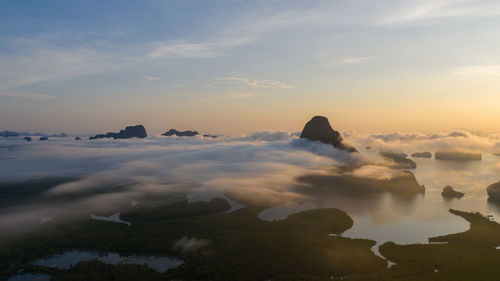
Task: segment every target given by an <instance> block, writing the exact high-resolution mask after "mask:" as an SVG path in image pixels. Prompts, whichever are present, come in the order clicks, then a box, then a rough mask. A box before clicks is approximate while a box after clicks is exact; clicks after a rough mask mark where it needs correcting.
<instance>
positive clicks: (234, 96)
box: [224, 93, 254, 100]
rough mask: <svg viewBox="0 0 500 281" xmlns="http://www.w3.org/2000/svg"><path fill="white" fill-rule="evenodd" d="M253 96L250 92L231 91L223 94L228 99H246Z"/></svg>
mask: <svg viewBox="0 0 500 281" xmlns="http://www.w3.org/2000/svg"><path fill="white" fill-rule="evenodd" d="M252 97H254V94H252V93H232V94H228V95H225V96H224V98H226V99H230V100H242V99H248V98H252Z"/></svg>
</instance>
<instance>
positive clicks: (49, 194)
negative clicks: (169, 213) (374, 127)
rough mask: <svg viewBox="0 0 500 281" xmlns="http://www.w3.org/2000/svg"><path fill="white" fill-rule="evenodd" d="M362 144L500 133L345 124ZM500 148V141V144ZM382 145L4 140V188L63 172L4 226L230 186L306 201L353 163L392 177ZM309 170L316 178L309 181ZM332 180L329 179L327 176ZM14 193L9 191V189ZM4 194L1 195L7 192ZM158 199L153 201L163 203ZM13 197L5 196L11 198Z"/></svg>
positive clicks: (411, 147) (280, 137)
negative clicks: (388, 130) (384, 130)
mask: <svg viewBox="0 0 500 281" xmlns="http://www.w3.org/2000/svg"><path fill="white" fill-rule="evenodd" d="M343 135H344V138H345V139H346V140H347V141H348V142H349V143H351V144H353V145H354V146H356V147H358V148H364V147H366V146H370V147H371V150H372V151H376V150H397V151H404V152H406V153H409V154H410V153H412V152H415V151H433V152H434V151H436V150H443V149H454V150H468V151H469V150H470V151H472V150H473V151H482V152H495V151H496V149H497V148H500V144H499V143H500V142H499V141H500V135H488V136H480V135H475V134H471V133H468V132H462V131H455V132H451V133H446V134H445V133H443V134H435V135H423V134H402V133H397V134H388V135H363V134H360V133H356V132H346V133H343ZM499 150H500V149H499ZM386 161H387V160H386V159H383V158H382V157H380V156H379V155H378V154H376V153H371V154H370V153H365V152H363V151H362V152H361V153H360V154H358V153H347V152H344V151H341V150H337V149H334V148H333V147H332V146H331V145H327V144H323V143H320V142H310V141H307V140H303V139H299V138H298V134H297V133H287V132H260V133H255V134H253V135H250V136H248V137H237V138H229V137H222V138H217V139H213V138H203V137H185V138H182V137H149V138H146V139H129V140H109V139H104V140H92V141H89V140H82V141H74V140H72V139H69V138H62V139H55V138H54V139H51V140H49V141H46V142H32V143H28V142H23V141H22V140H20V139H2V140H0V167H1V169H0V182H1V186H0V191H1V192H6V189H7V188H9V187H12V186H15V185H13V184H12V183H13V182H14V183H15V182H23V181H26V180H34V179H40V178H45V179H47V178H63V177H64V178H65V180H62V181H61V182H59V183H56V184H54V185H53V186H50V187H48V188H45V189H43V190H35V191H34V194H35V193H36V194H35V195H36V196H33V198H29V197H30V196H28V195H27V196H26V197H27V199H24V198H18V199H19V201H18V202H15V203H13V204H7V205H4V206H3V207H2V206H0V234H2V233H3V234H5V233H19V232H26V231H32V230H36V229H38V228H39V227H40V225H41V224H43V225H44V227H45V225H50V224H57V223H64V222H67V221H73V220H78V219H89V216H90V215H106V216H108V215H111V214H113V213H117V212H120V210H123V209H126V208H134V207H135V205H137V203H138V204H139V205H141V204H149V203H150V202H152V201H154V200H152V198H153V199H154V198H156V199H158V200H160V201H161V200H162V198H164V197H165V196H169V195H172V194H177V195H179V194H181V195H182V196H187V195H189V194H191V195H194V196H190V198H198V199H200V198H201V199H200V200H209V199H212V198H215V197H224V196H225V195H227V194H230V195H232V196H236V197H238V198H244V197H248V198H254V199H262V198H264V199H265V200H268V201H270V202H272V203H275V204H279V203H283V202H286V201H289V200H301V198H304V197H306V196H309V195H308V194H307V193H303V192H299V191H298V190H301V189H300V188H297V186H301V185H306V184H309V185H310V184H311V183H310V182H314V181H317V180H318V179H317V178H311V177H310V176H311V175H313V176H332V175H335V174H336V173H340V172H339V171H342V168H340V169H339V167H346V166H350V167H353V168H351V169H348V170H347V172H345V173H347V174H348V175H349V176H350V177H351V178H352V177H354V178H360V179H373V180H378V181H388V180H390V179H391V178H392V177H393V176H394V175H395V173H398V174H399V173H400V171H397V170H394V169H392V168H389V167H387V166H384V164H385V163H386ZM304 175H308V178H309V179H314V181H310V182H309V183H307V182H304V180H300V179H304ZM324 179H328V178H322V179H321V180H324ZM7 192H8V190H7ZM0 195H1V194H0ZM158 200H156V201H155V203H156V204H157V203H158ZM6 202H7V201H6Z"/></svg>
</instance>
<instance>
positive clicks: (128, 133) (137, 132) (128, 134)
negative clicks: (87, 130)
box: [89, 125, 148, 140]
mask: <svg viewBox="0 0 500 281" xmlns="http://www.w3.org/2000/svg"><path fill="white" fill-rule="evenodd" d="M147 136H148V134H147V133H146V129H144V126H142V125H136V126H128V127H126V128H125V130H120V132H119V133H112V132H110V133H106V134H99V135H95V136H93V137H90V138H89V139H90V140H95V139H103V138H113V139H130V138H145V137H147Z"/></svg>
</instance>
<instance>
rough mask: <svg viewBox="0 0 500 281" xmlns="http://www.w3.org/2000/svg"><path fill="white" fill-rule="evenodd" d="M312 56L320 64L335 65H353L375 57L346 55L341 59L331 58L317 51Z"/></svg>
mask: <svg viewBox="0 0 500 281" xmlns="http://www.w3.org/2000/svg"><path fill="white" fill-rule="evenodd" d="M314 58H315V59H316V60H317V61H318V62H319V63H320V64H321V65H322V66H336V65H354V64H362V63H366V62H368V61H371V60H373V59H376V58H377V57H375V56H365V57H347V58H342V59H333V58H331V57H330V56H328V55H326V54H324V53H322V52H318V53H315V54H314Z"/></svg>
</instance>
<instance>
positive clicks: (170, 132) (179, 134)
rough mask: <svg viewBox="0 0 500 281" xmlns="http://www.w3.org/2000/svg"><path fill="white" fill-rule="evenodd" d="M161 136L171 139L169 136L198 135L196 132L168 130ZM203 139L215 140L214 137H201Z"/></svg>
mask: <svg viewBox="0 0 500 281" xmlns="http://www.w3.org/2000/svg"><path fill="white" fill-rule="evenodd" d="M161 135H162V136H166V137H171V136H177V137H194V136H198V135H200V133H198V131H190V130H188V131H177V130H176V129H170V130H168V131H167V132H165V133H163V134H161ZM203 137H206V138H217V136H215V135H203Z"/></svg>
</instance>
